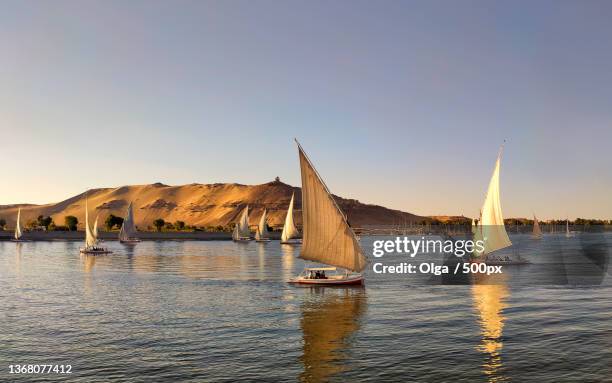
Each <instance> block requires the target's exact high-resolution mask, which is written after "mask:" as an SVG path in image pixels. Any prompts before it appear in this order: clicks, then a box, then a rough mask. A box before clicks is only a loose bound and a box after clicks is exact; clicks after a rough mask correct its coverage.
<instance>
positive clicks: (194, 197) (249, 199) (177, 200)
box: [0, 181, 427, 229]
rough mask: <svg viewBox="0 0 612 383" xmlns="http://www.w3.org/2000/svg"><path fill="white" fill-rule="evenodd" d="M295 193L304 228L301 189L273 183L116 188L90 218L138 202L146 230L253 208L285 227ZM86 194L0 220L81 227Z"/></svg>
mask: <svg viewBox="0 0 612 383" xmlns="http://www.w3.org/2000/svg"><path fill="white" fill-rule="evenodd" d="M292 193H295V197H296V199H295V201H296V208H297V210H296V212H295V219H296V221H297V224H298V225H300V223H301V214H300V212H301V189H300V188H298V187H293V186H290V185H287V184H285V183H282V182H280V181H273V182H270V183H266V184H261V185H241V184H190V185H182V186H168V185H164V184H161V183H155V184H151V185H133V186H122V187H118V188H114V189H113V188H108V189H107V188H105V189H92V190H89V191H88V192H87V199H88V205H89V212H90V216H91V218H90V219H92V220H93V217H94V216H95V215H96V214H99V216H100V221H101V222H104V220H105V219H106V217H107V216H108V215H109V214H114V215H117V216H124V215H125V210H126V208H127V206H128V204H129V203H130V202H133V203H134V215H135V219H136V225H137V226H139V227H140V228H142V229H146V228H147V227H149V226H152V222H153V220H155V219H157V218H163V219H164V220H165V221H167V222H175V221H177V220H181V221H184V222H185V223H186V224H187V225H192V226H201V227H206V226H217V225H227V224H229V223H231V222H235V221H236V220H237V219H238V216H239V214H240V212H241V211H242V209H243V208H244V207H245V206H246V205H249V209H250V223H251V224H252V225H255V224H256V223H257V221H258V220H259V218H260V217H261V214H262V212H263V209H264V208H266V209H268V214H269V224H270V225H271V226H273V227H281V226H282V224H283V222H284V219H285V214H286V211H287V207H288V205H289V200H290V199H291V194H292ZM85 195H86V193H83V194H79V195H77V196H74V197H72V198H69V199H67V200H65V201H62V202H59V203H54V204H48V205H4V206H0V218H4V219H5V220H6V221H7V224H8V225H7V226H8V227H9V228H12V227H14V225H15V219H16V216H17V209H18V207H19V206H21V215H22V223H25V222H27V221H28V220H32V219H35V218H36V217H38V216H39V215H44V216H51V217H52V218H53V220H54V222H55V223H56V224H57V225H63V224H64V217H65V216H67V215H73V216H76V217H77V218H78V219H79V227H82V224H83V222H84V219H85ZM334 197H335V198H336V200H337V202H338V205H339V206H340V208H341V209H342V210H343V211H344V213H345V214H347V216H348V220H349V222H350V223H351V224H352V225H353V226H355V227H359V226H365V225H397V224H400V223H407V222H415V221H418V222H420V221H422V220H423V219H427V218H425V217H420V216H416V215H413V214H410V213H405V212H401V211H399V210H391V209H387V208H385V207H382V206H377V205H367V204H363V203H360V202H359V201H357V200H352V199H344V198H341V197H337V196H334Z"/></svg>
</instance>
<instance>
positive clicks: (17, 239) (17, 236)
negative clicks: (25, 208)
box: [12, 208, 27, 242]
mask: <svg viewBox="0 0 612 383" xmlns="http://www.w3.org/2000/svg"><path fill="white" fill-rule="evenodd" d="M22 236H23V232H22V231H21V208H19V210H17V223H16V224H15V238H14V239H13V240H12V241H13V242H27V241H26V240H25V239H21V237H22Z"/></svg>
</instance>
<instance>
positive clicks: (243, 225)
mask: <svg viewBox="0 0 612 383" xmlns="http://www.w3.org/2000/svg"><path fill="white" fill-rule="evenodd" d="M250 236H251V231H250V230H249V206H248V205H247V207H246V208H244V210H243V211H242V215H241V216H240V220H239V221H238V224H237V225H236V229H235V230H234V235H232V237H234V239H238V238H249V237H250Z"/></svg>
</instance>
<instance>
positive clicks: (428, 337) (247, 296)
mask: <svg viewBox="0 0 612 383" xmlns="http://www.w3.org/2000/svg"><path fill="white" fill-rule="evenodd" d="M602 238H603V241H602ZM610 239H611V237H610V236H609V235H603V237H599V239H598V241H599V242H597V241H596V242H597V246H596V249H595V251H596V252H597V251H599V252H600V253H601V252H602V249H603V250H604V253H605V254H607V252H608V251H609V249H610V247H609V244H610V242H611V241H610ZM563 241H565V239H562V238H561V237H558V238H556V237H555V238H553V237H548V238H545V240H544V241H543V242H530V241H529V240H528V238H527V236H522V237H518V236H515V237H514V238H513V242H515V243H521V251H522V252H523V254H524V255H526V256H527V257H531V258H532V260H533V262H534V264H532V265H529V266H524V267H516V268H513V269H512V270H509V271H508V272H506V273H505V274H504V275H503V276H501V277H491V278H494V279H492V280H489V281H486V282H487V283H479V284H474V283H468V284H449V285H442V284H440V283H439V282H440V281H438V280H436V279H435V278H423V277H414V278H412V277H407V276H405V275H384V276H381V275H376V274H374V273H372V272H371V271H369V272H368V275H367V284H366V286H365V287H364V288H300V287H293V286H291V285H288V284H287V283H286V280H287V279H289V278H290V277H291V276H293V275H295V274H296V273H298V272H299V271H301V270H302V268H303V267H304V263H303V262H302V261H301V260H299V259H297V255H298V253H299V247H291V246H284V245H283V246H281V245H280V244H279V243H278V242H271V243H267V244H258V243H255V242H253V243H248V244H242V243H240V244H235V243H232V242H227V241H225V242H223V241H222V242H204V241H203V242H197V241H184V242H180V241H175V242H173V241H166V242H142V243H140V244H138V245H137V246H135V247H133V248H131V247H125V246H123V245H120V244H118V243H108V246H109V247H110V248H111V249H112V250H113V251H114V252H115V253H114V254H112V255H110V256H98V257H91V256H89V257H87V256H80V255H79V251H78V249H79V246H81V244H80V243H70V242H30V243H24V244H20V245H17V244H15V243H10V242H0V340H1V345H2V347H1V348H0V381H28V382H31V381H55V380H58V381H60V380H66V379H67V380H69V381H74V382H92V381H109V380H113V379H115V380H120V381H129V382H150V381H162V380H167V381H193V382H196V381H198V382H201V381H227V382H231V381H237V380H243V381H244V380H247V381H248V380H267V381H304V382H324V381H338V382H342V381H349V380H350V381H360V382H380V381H402V382H403V381H432V382H433V381H436V382H437V381H466V382H467V381H469V382H487V381H490V382H500V381H517V382H525V381H538V382H558V381H575V382H583V381H606V380H607V381H610V376H612V367H611V366H612V352H611V350H612V321H611V317H612V284H611V283H610V277H609V272H608V271H607V269H605V268H602V267H603V266H602V267H600V266H596V267H595V269H598V268H599V269H600V270H602V272H600V273H599V274H597V273H596V274H597V275H596V276H595V279H593V278H590V279H588V280H587V282H590V283H585V280H584V274H585V273H584V272H582V271H580V272H577V273H572V272H568V270H570V271H571V270H573V269H575V267H574V266H572V260H573V259H575V258H576V257H574V255H575V254H584V253H585V252H586V253H588V251H591V250H589V249H592V248H593V246H592V244H591V242H588V243H587V244H586V245H585V242H584V240H583V239H580V238H574V239H572V240H571V242H563ZM581 241H582V242H581ZM362 243H363V244H364V247H365V249H366V252H367V253H368V254H370V253H371V252H370V250H369V249H370V248H371V243H372V238H364V239H362ZM602 246H603V247H602ZM568 249H569V250H568ZM585 249H586V250H585ZM581 250H582V251H581ZM587 255H588V254H587ZM576 259H577V258H576ZM402 260H405V259H403V258H395V259H393V258H389V259H385V260H384V261H385V262H391V263H392V262H398V261H402ZM577 264H580V262H578V263H577ZM547 265H548V266H547ZM559 265H562V266H561V267H563V270H564V272H563V273H557V271H554V272H553V271H551V270H557V269H558V268H559V267H560V266H559ZM568 265H569V266H568ZM580 270H581V269H580ZM567 275H569V277H567ZM593 281H595V283H593ZM597 282H598V283H597ZM568 283H569V284H568ZM35 363H38V364H42V363H45V364H71V365H72V366H73V374H71V375H70V376H56V375H27V376H18V375H8V365H9V364H35Z"/></svg>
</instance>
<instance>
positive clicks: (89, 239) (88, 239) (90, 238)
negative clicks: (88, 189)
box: [85, 197, 96, 247]
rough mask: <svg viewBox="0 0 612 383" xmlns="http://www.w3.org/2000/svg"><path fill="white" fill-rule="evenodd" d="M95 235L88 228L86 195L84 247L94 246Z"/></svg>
mask: <svg viewBox="0 0 612 383" xmlns="http://www.w3.org/2000/svg"><path fill="white" fill-rule="evenodd" d="M95 245H96V236H95V235H94V233H93V232H92V231H91V229H90V228H89V209H88V207H87V197H85V247H94V246H95Z"/></svg>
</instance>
